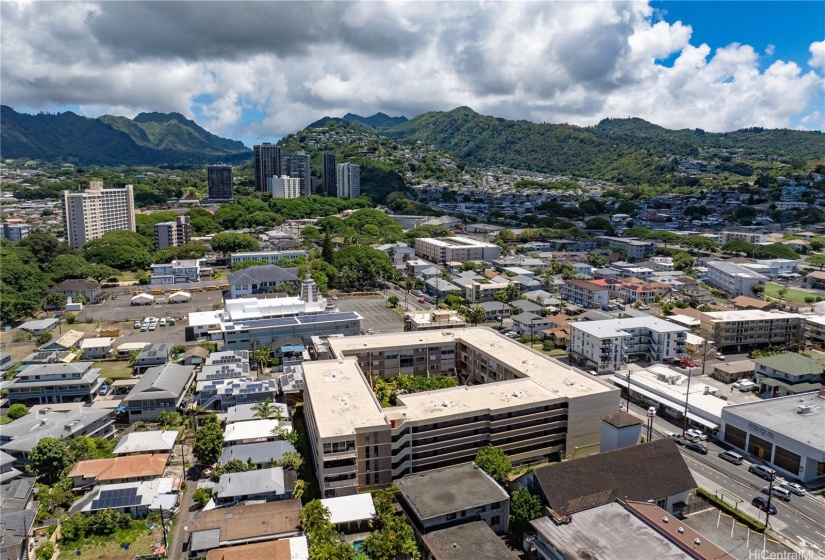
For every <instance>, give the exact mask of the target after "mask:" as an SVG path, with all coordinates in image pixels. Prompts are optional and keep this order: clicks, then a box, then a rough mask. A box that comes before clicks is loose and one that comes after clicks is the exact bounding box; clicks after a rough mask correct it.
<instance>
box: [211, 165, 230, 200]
mask: <svg viewBox="0 0 825 560" xmlns="http://www.w3.org/2000/svg"><path fill="white" fill-rule="evenodd" d="M206 177H207V181H208V183H209V202H232V201H233V200H234V199H235V196H234V195H233V194H232V166H231V165H226V164H225V163H218V164H216V165H210V166H208V167H207V168H206Z"/></svg>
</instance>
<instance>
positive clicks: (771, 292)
mask: <svg viewBox="0 0 825 560" xmlns="http://www.w3.org/2000/svg"><path fill="white" fill-rule="evenodd" d="M783 287H784V286H782V285H781V284H777V283H776V282H768V283H767V284H765V295H766V296H769V297H772V298H776V299H779V290H781V289H782V288H783ZM812 296H813V294H810V293H808V292H803V291H801V290H795V289H793V288H788V293H786V294H785V297H783V298H782V299H783V300H786V301H795V302H797V303H805V298H806V297H812Z"/></svg>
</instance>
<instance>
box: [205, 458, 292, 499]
mask: <svg viewBox="0 0 825 560" xmlns="http://www.w3.org/2000/svg"><path fill="white" fill-rule="evenodd" d="M296 481H297V475H296V473H295V471H293V470H292V469H284V468H281V467H274V468H269V469H260V470H256V471H247V472H239V473H228V474H224V475H221V478H220V480H219V481H218V483H217V484H215V486H214V487H213V489H212V499H213V500H214V501H215V504H216V505H217V506H218V507H226V506H234V505H236V504H238V503H240V502H248V501H259V500H263V501H267V502H276V501H279V500H289V499H291V498H292V491H293V490H294V489H295V482H296Z"/></svg>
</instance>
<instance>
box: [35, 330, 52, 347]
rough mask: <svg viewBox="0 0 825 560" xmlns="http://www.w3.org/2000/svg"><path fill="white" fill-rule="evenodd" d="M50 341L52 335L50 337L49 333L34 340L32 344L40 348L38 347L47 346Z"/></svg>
mask: <svg viewBox="0 0 825 560" xmlns="http://www.w3.org/2000/svg"><path fill="white" fill-rule="evenodd" d="M51 339H52V335H50V334H49V333H43V334H41V335H40V336H38V337H37V338H36V339H35V341H34V343H35V344H36V345H37V346H38V347H40V346H43V345H44V344H48V343H49V342H50V341H51Z"/></svg>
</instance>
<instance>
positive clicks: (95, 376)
mask: <svg viewBox="0 0 825 560" xmlns="http://www.w3.org/2000/svg"><path fill="white" fill-rule="evenodd" d="M92 366H94V363H92V362H77V363H74V364H62V363H61V364H43V365H35V366H29V367H27V368H26V369H25V370H23V371H21V372H20V373H18V374H17V376H16V377H15V378H14V380H13V381H12V382H11V383H10V384H9V385H8V386H7V387H6V389H7V390H8V399H9V402H11V403H15V402H22V403H28V404H32V403H34V404H49V403H64V402H72V401H74V402H79V401H85V402H92V401H93V400H94V397H95V394H96V393H97V390H98V389H99V388H100V386H101V385H102V384H103V380H102V379H101V378H100V369H99V368H94V367H92Z"/></svg>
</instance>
